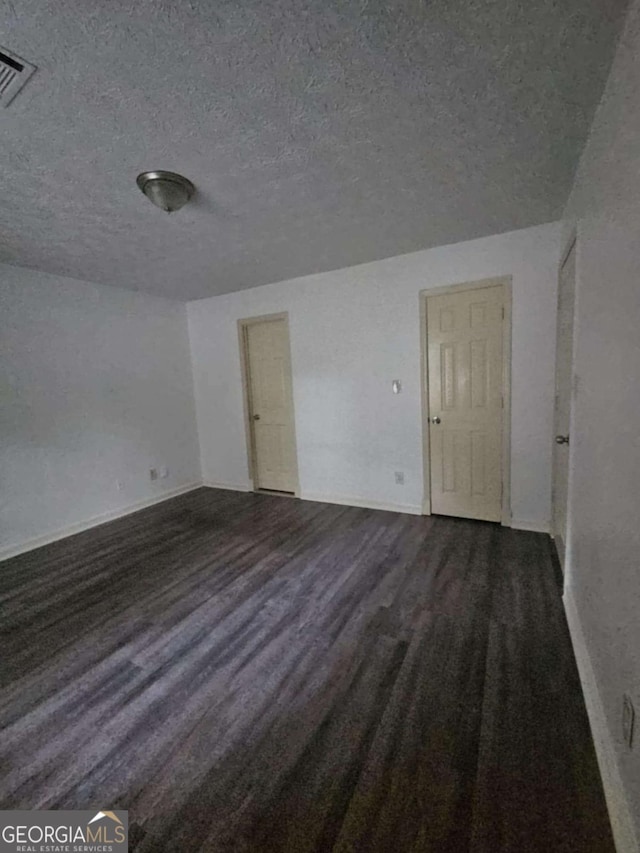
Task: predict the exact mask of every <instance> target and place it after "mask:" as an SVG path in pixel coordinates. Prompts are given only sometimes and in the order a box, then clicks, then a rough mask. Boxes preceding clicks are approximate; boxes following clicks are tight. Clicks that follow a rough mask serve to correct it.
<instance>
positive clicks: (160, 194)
mask: <svg viewBox="0 0 640 853" xmlns="http://www.w3.org/2000/svg"><path fill="white" fill-rule="evenodd" d="M136 183H137V184H138V186H139V187H140V189H141V190H142V192H143V193H144V194H145V195H146V197H147V198H148V199H149V201H152V202H153V203H154V204H155V205H156V207H160V208H162V210H166V212H167V213H173V211H174V210H180V208H181V207H184V205H185V204H186V203H187V202H188V201H189V199H190V198H191V196H192V195H193V194H194V192H195V190H196V188H195V187H194V185H193V184H192V183H191V181H190V180H188V179H187V178H183V177H182V175H177V174H176V173H175V172H159V171H155V172H143V173H142V174H141V175H138V177H137V179H136Z"/></svg>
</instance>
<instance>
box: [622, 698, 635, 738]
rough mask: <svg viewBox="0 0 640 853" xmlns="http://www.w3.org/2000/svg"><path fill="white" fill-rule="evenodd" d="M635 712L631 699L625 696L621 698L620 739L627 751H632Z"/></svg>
mask: <svg viewBox="0 0 640 853" xmlns="http://www.w3.org/2000/svg"><path fill="white" fill-rule="evenodd" d="M635 720H636V712H635V709H634V707H633V702H632V701H631V697H630V696H627V694H626V693H625V694H623V696H622V737H623V740H624V742H625V744H626V746H628V747H629V749H633V727H634V725H635Z"/></svg>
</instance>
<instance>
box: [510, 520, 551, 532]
mask: <svg viewBox="0 0 640 853" xmlns="http://www.w3.org/2000/svg"><path fill="white" fill-rule="evenodd" d="M510 527H511V528H512V529H513V530H530V531H531V532H532V533H550V532H551V528H550V527H549V522H544V521H521V520H518V519H517V518H512V519H511V524H510Z"/></svg>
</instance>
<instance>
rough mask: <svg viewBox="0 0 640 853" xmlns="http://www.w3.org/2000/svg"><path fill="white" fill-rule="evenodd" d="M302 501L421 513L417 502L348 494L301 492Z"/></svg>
mask: <svg viewBox="0 0 640 853" xmlns="http://www.w3.org/2000/svg"><path fill="white" fill-rule="evenodd" d="M300 498H301V499H302V500H303V501H315V502H317V503H323V504H339V505H341V506H356V507H362V508H363V509H383V510H386V511H387V512H406V513H408V514H409V515H422V507H421V506H420V505H418V504H396V503H381V502H379V501H370V500H368V499H367V498H354V497H350V496H348V495H333V494H323V493H321V492H301V494H300Z"/></svg>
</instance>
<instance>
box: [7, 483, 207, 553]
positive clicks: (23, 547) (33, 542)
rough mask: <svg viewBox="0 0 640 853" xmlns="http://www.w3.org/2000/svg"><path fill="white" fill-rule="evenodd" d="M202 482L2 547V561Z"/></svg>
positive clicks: (162, 499)
mask: <svg viewBox="0 0 640 853" xmlns="http://www.w3.org/2000/svg"><path fill="white" fill-rule="evenodd" d="M201 486H202V483H200V482H196V483H187V485H185V486H178V487H177V488H175V489H169V490H168V491H166V492H162V494H159V495H154V496H153V497H151V498H145V499H144V500H141V501H136V503H133V504H127V506H124V507H119V508H118V509H112V510H109V512H103V513H101V514H100V515H94V516H92V517H91V518H87V519H85V520H84V521H78V522H76V523H75V524H70V525H69V526H68V527H61V528H59V529H58V530H54V531H52V532H51V533H45V534H44V535H43V536H34V537H33V538H32V539H26V540H25V541H24V542H20V543H19V544H17V545H9V546H7V547H6V548H0V562H1V561H2V560H8V559H10V558H11V557H17V556H18V554H26V553H27V551H33V550H34V549H35V548H41V547H42V546H43V545H49V544H50V543H51V542H57V541H58V540H59V539H65V538H66V537H67V536H73V535H74V534H75V533H82V531H83V530H90V529H91V528H92V527H98V526H99V525H101V524H106V523H107V522H108V521H115V519H116V518H123V517H124V516H125V515H131V513H132V512H138V510H140V509H145V508H146V507H148V506H153V505H154V504H158V503H162V501H166V500H169V498H176V497H177V496H178V495H183V494H185V493H186V492H192V491H193V490H194V489H199V488H200V487H201Z"/></svg>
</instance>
